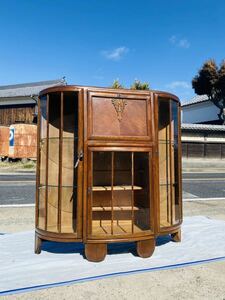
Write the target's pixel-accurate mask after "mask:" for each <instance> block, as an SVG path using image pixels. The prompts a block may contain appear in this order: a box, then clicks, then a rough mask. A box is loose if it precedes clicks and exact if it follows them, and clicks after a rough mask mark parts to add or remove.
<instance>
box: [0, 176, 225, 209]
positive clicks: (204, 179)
mask: <svg viewBox="0 0 225 300" xmlns="http://www.w3.org/2000/svg"><path fill="white" fill-rule="evenodd" d="M198 198H225V173H185V174H183V199H196V200H197V199H198ZM34 202H35V174H32V173H29V174H27V173H26V174H22V173H21V174H0V205H8V204H32V203H34Z"/></svg>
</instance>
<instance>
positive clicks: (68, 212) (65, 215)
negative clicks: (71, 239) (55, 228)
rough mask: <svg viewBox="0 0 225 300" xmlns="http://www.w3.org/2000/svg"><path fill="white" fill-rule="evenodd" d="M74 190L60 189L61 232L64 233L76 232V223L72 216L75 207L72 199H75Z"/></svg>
mask: <svg viewBox="0 0 225 300" xmlns="http://www.w3.org/2000/svg"><path fill="white" fill-rule="evenodd" d="M76 191H77V189H76V188H72V187H71V188H70V187H63V188H62V199H63V201H62V207H61V210H62V212H61V224H62V227H61V231H62V232H65V233H69V232H74V231H76V222H74V221H75V218H73V215H75V216H76V213H77V212H76V206H75V205H74V198H75V199H76V196H77V193H76Z"/></svg>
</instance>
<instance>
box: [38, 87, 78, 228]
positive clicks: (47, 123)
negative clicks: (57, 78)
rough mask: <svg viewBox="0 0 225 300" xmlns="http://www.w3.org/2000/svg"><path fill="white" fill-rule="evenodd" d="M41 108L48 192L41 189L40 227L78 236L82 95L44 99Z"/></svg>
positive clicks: (54, 95)
mask: <svg viewBox="0 0 225 300" xmlns="http://www.w3.org/2000/svg"><path fill="white" fill-rule="evenodd" d="M48 99H49V100H48ZM48 103H49V107H47V105H48ZM61 105H62V107H61ZM40 107H41V119H40V134H41V140H40V187H41V188H43V189H44V191H45V192H43V190H41V188H40V189H39V198H40V199H39V202H40V206H41V207H40V209H39V224H38V226H39V228H40V226H42V229H47V230H48V231H52V232H59V231H61V232H62V233H63V232H65V233H71V232H76V230H77V203H78V202H77V170H78V168H75V163H76V160H77V148H78V93H77V92H64V93H59V92H56V93H55V92H54V93H50V94H48V96H46V95H45V96H43V97H41V99H40ZM47 112H48V116H47ZM62 113H63V114H62ZM61 117H62V118H63V119H61ZM60 132H61V134H60ZM47 138H48V139H47ZM60 158H61V159H60ZM60 174H61V177H60ZM46 195H47V198H46ZM60 207H61V210H60V211H59V208H60ZM41 211H43V212H44V213H45V211H46V213H47V216H45V215H43V214H42V212H41ZM60 218H61V220H60ZM60 221H61V222H60ZM43 222H46V223H47V228H43V226H45V224H44V223H43ZM60 227H61V228H60Z"/></svg>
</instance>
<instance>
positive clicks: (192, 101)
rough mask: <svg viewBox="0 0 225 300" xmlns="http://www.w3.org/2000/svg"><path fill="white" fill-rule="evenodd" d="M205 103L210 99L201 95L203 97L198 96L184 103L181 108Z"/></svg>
mask: <svg viewBox="0 0 225 300" xmlns="http://www.w3.org/2000/svg"><path fill="white" fill-rule="evenodd" d="M205 101H209V98H208V96H207V95H201V96H198V95H197V96H195V97H193V98H192V99H191V100H189V101H187V102H184V103H182V105H181V106H182V107H184V106H189V105H193V104H196V103H200V102H205Z"/></svg>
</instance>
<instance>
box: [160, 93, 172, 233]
mask: <svg viewBox="0 0 225 300" xmlns="http://www.w3.org/2000/svg"><path fill="white" fill-rule="evenodd" d="M158 110H159V117H158V120H159V123H158V127H159V183H160V191H159V192H160V226H161V227H165V226H171V225H172V222H171V221H172V219H171V217H172V215H171V212H172V211H171V205H172V204H171V186H170V181H171V142H170V137H171V123H170V116H171V114H170V101H169V100H168V99H161V98H160V99H159V108H158Z"/></svg>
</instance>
